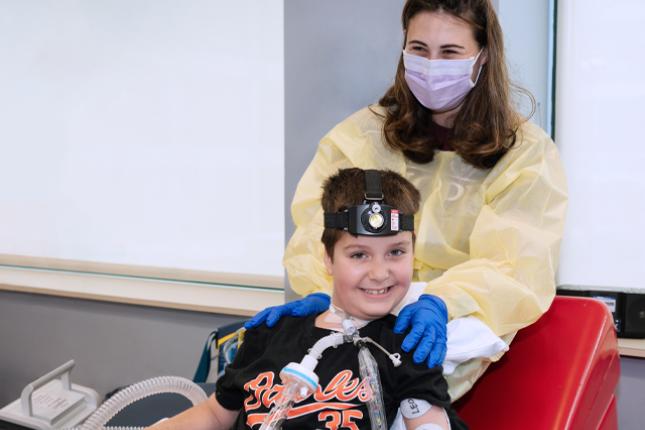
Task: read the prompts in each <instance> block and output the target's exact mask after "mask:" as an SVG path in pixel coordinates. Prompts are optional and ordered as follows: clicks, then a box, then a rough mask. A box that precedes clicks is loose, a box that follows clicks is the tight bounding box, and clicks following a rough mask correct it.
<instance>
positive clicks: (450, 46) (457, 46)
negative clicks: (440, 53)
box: [441, 43, 466, 49]
mask: <svg viewBox="0 0 645 430" xmlns="http://www.w3.org/2000/svg"><path fill="white" fill-rule="evenodd" d="M451 48H457V49H466V48H464V47H463V46H461V45H457V44H455V43H449V44H447V45H441V49H451Z"/></svg>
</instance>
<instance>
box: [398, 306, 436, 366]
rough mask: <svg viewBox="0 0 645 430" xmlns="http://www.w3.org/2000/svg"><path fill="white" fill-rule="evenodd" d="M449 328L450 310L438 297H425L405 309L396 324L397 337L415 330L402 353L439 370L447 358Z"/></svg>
mask: <svg viewBox="0 0 645 430" xmlns="http://www.w3.org/2000/svg"><path fill="white" fill-rule="evenodd" d="M446 324H448V308H446V304H445V303H444V302H443V300H441V299H440V298H439V297H437V296H433V295H431V294H421V296H419V300H417V301H416V302H415V303H410V304H409V305H407V306H405V307H404V308H403V309H402V310H401V312H399V316H398V318H397V319H396V323H395V324H394V333H403V332H404V331H406V330H407V329H408V327H410V326H412V328H411V329H410V333H408V335H407V336H406V337H405V339H403V344H402V345H401V349H403V351H405V352H410V351H411V350H412V349H413V348H414V347H416V351H414V355H413V356H412V359H413V360H414V362H415V363H421V362H423V361H426V359H427V364H428V367H434V366H438V365H439V364H441V363H443V360H444V358H446Z"/></svg>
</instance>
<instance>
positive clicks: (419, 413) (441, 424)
mask: <svg viewBox="0 0 645 430" xmlns="http://www.w3.org/2000/svg"><path fill="white" fill-rule="evenodd" d="M404 404H405V406H407V408H406V407H405V406H404ZM411 405H412V407H410V406H411ZM428 406H430V408H429V409H427V410H425V412H424V411H423V410H424V409H426V408H427V407H428ZM401 412H402V414H403V422H404V423H405V428H406V429H408V430H415V429H418V428H420V427H421V426H422V425H424V424H430V426H428V427H425V426H424V427H421V428H423V429H428V430H450V422H449V421H448V414H446V411H445V409H444V408H442V407H441V406H432V405H430V404H429V403H428V402H426V401H425V400H418V399H406V400H404V401H403V402H401Z"/></svg>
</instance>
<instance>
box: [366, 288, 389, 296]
mask: <svg viewBox="0 0 645 430" xmlns="http://www.w3.org/2000/svg"><path fill="white" fill-rule="evenodd" d="M386 291H387V288H383V289H382V290H365V292H366V293H367V294H372V295H378V294H385V292H386Z"/></svg>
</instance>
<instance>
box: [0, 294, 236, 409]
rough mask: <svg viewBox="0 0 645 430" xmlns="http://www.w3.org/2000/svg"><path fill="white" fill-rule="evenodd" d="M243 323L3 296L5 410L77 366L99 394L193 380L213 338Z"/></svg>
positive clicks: (0, 364) (1, 395) (0, 381)
mask: <svg viewBox="0 0 645 430" xmlns="http://www.w3.org/2000/svg"><path fill="white" fill-rule="evenodd" d="M237 320H240V318H237V317H231V316H224V315H213V314H206V313H197V312H185V311H176V310H169V309H156V308H149V307H143V306H130V305H121V304H115V303H104V302H93V301H86V300H77V299H67V298H59V297H49V296H41V295H32V294H23V293H12V292H0V407H2V406H4V405H5V404H7V403H9V402H10V401H13V400H15V399H17V398H18V397H20V392H21V390H22V388H23V387H24V386H25V385H26V384H28V383H29V382H31V381H33V380H34V379H36V378H37V377H38V376H40V375H43V374H45V373H47V372H48V371H50V370H52V369H54V368H56V367H58V366H59V365H61V364H63V363H65V362H66V361H68V360H70V359H74V360H75V361H76V366H75V367H74V370H73V371H72V382H75V383H78V384H81V385H84V386H88V387H91V388H94V389H95V390H97V391H98V392H99V394H101V395H104V394H105V393H107V392H109V391H111V390H113V389H114V388H116V387H119V386H123V385H126V384H131V383H134V382H137V381H140V380H143V379H147V378H150V377H153V376H161V375H177V376H184V377H187V378H192V377H193V374H194V372H195V369H196V368H197V363H198V360H199V357H200V354H201V351H202V347H203V345H204V341H205V340H206V338H207V336H208V334H209V333H210V332H211V331H212V330H213V329H214V328H217V327H219V326H222V325H225V324H228V323H230V322H233V321H237Z"/></svg>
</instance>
